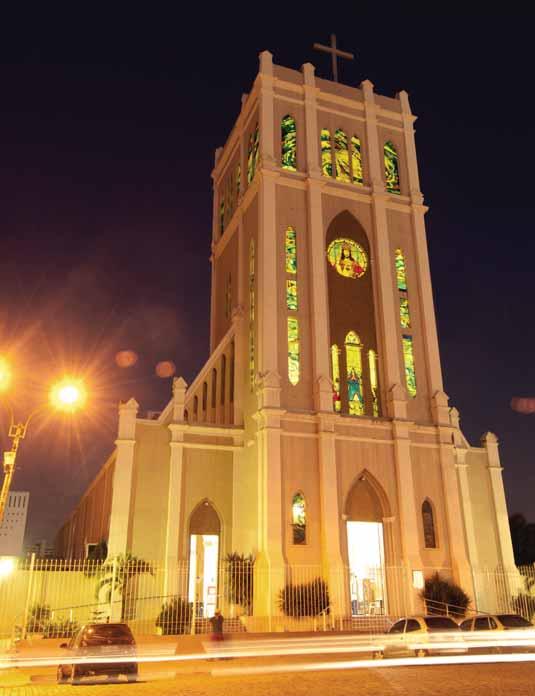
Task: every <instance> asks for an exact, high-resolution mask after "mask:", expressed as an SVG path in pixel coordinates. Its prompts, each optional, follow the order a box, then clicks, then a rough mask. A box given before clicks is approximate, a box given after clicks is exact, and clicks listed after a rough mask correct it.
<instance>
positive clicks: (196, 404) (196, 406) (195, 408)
mask: <svg viewBox="0 0 535 696" xmlns="http://www.w3.org/2000/svg"><path fill="white" fill-rule="evenodd" d="M198 414H199V397H198V396H194V397H193V417H194V419H195V420H197V416H198Z"/></svg>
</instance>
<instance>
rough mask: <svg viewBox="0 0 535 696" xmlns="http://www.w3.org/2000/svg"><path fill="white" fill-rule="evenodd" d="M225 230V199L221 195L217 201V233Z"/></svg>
mask: <svg viewBox="0 0 535 696" xmlns="http://www.w3.org/2000/svg"><path fill="white" fill-rule="evenodd" d="M224 231H225V199H224V197H223V196H222V197H221V202H220V203H219V234H223V232H224Z"/></svg>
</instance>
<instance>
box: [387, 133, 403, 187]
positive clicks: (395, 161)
mask: <svg viewBox="0 0 535 696" xmlns="http://www.w3.org/2000/svg"><path fill="white" fill-rule="evenodd" d="M384 155H385V182H386V190H387V191H388V192H389V193H401V189H400V186H399V158H398V153H397V150H396V148H395V147H394V144H393V143H392V142H391V141H390V140H388V141H387V142H386V143H385V148H384Z"/></svg>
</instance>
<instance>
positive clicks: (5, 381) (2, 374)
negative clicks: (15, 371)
mask: <svg viewBox="0 0 535 696" xmlns="http://www.w3.org/2000/svg"><path fill="white" fill-rule="evenodd" d="M10 383H11V369H10V367H9V363H8V362H7V360H6V359H5V358H0V391H6V389H7V388H8V387H9V385H10Z"/></svg>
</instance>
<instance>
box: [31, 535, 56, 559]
mask: <svg viewBox="0 0 535 696" xmlns="http://www.w3.org/2000/svg"><path fill="white" fill-rule="evenodd" d="M33 553H34V554H35V557H36V558H54V557H55V555H56V554H55V548H54V544H51V543H49V542H48V540H47V539H39V541H35V542H34V543H33V544H31V545H28V546H27V550H26V555H27V556H31V555H32V554H33Z"/></svg>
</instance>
